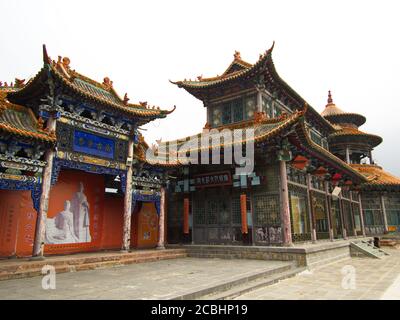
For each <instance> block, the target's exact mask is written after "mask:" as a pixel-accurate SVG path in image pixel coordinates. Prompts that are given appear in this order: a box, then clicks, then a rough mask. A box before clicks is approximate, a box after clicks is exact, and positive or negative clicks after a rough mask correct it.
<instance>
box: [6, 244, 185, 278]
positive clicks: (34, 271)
mask: <svg viewBox="0 0 400 320" xmlns="http://www.w3.org/2000/svg"><path fill="white" fill-rule="evenodd" d="M186 256H187V254H186V249H166V250H157V249H150V250H136V251H131V252H120V251H106V252H94V253H78V254H73V255H63V256H51V257H46V258H45V259H44V260H30V259H29V258H15V259H3V260H0V280H9V279H18V278H27V277H35V276H39V275H42V268H43V267H44V266H45V265H50V266H54V268H55V272H56V273H64V272H75V271H82V270H92V269H99V268H106V267H112V266H121V265H127V264H134V263H142V262H150V261H157V260H165V259H175V258H184V257H186Z"/></svg>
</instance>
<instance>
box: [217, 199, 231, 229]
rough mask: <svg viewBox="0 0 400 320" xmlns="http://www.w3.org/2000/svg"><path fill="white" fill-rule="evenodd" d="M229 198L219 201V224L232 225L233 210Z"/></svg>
mask: <svg viewBox="0 0 400 320" xmlns="http://www.w3.org/2000/svg"><path fill="white" fill-rule="evenodd" d="M229 200H230V199H229V198H227V197H223V198H222V199H220V201H219V210H218V211H219V223H220V224H230V222H231V221H230V220H231V208H230V205H229Z"/></svg>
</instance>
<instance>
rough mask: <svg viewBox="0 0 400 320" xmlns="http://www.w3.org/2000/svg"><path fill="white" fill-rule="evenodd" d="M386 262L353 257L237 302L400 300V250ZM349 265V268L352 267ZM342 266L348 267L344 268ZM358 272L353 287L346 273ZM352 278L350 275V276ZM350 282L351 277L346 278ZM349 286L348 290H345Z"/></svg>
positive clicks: (311, 271)
mask: <svg viewBox="0 0 400 320" xmlns="http://www.w3.org/2000/svg"><path fill="white" fill-rule="evenodd" d="M385 250H386V251H387V252H388V253H390V256H387V257H385V258H383V259H371V258H351V259H348V260H346V261H340V262H335V263H331V264H329V265H326V266H321V267H318V268H315V269H311V270H309V271H306V272H303V273H301V274H299V275H297V276H296V277H294V278H290V279H286V280H283V281H281V282H279V283H276V284H274V285H271V286H268V287H264V288H261V289H258V290H254V291H252V292H249V293H246V294H244V295H242V296H240V297H237V298H236V299H237V300H242V299H250V300H258V299H259V300H282V299H283V300H303V299H307V300H313V299H323V300H370V299H373V300H376V299H396V300H397V299H400V250H396V249H387V248H385ZM349 266H350V267H349ZM343 267H346V268H345V269H343ZM352 267H354V269H353V270H354V271H355V283H354V288H352V287H353V286H352V285H351V282H350V281H346V280H344V282H343V283H344V284H345V286H344V287H345V288H344V287H343V286H342V281H343V279H344V276H345V275H344V274H342V270H343V272H344V271H345V270H346V269H347V270H352V269H351V268H352ZM347 275H349V274H347ZM346 279H349V278H346ZM346 287H347V289H346Z"/></svg>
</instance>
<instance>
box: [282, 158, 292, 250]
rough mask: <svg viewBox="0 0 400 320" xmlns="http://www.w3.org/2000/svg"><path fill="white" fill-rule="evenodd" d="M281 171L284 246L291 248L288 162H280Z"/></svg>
mask: <svg viewBox="0 0 400 320" xmlns="http://www.w3.org/2000/svg"><path fill="white" fill-rule="evenodd" d="M279 171H280V177H281V179H280V181H281V186H280V194H281V224H282V235H283V245H284V246H291V245H293V243H292V230H291V229H292V228H291V226H290V209H289V190H288V183H287V171H286V162H285V161H282V160H281V161H280V162H279Z"/></svg>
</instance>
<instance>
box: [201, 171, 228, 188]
mask: <svg viewBox="0 0 400 320" xmlns="http://www.w3.org/2000/svg"><path fill="white" fill-rule="evenodd" d="M193 179H194V185H195V186H196V187H214V186H223V185H231V184H232V176H231V173H230V172H229V171H222V172H212V173H207V174H199V175H195V176H194V177H193Z"/></svg>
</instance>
